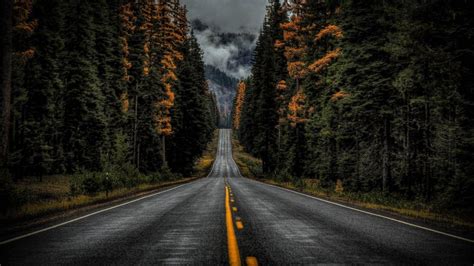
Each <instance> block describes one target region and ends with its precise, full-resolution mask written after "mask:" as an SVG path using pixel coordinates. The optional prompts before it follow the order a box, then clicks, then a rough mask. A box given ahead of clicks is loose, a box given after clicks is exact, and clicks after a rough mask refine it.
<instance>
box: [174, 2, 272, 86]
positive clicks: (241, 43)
mask: <svg viewBox="0 0 474 266" xmlns="http://www.w3.org/2000/svg"><path fill="white" fill-rule="evenodd" d="M181 3H183V4H185V5H186V7H187V9H188V18H189V20H190V21H192V20H196V19H198V20H200V21H201V22H203V23H204V24H205V25H207V26H209V27H207V28H206V29H204V30H199V29H195V32H194V33H195V35H196V37H197V39H198V42H199V44H200V45H201V48H202V50H203V52H204V62H205V63H206V64H208V65H212V66H214V67H216V68H218V69H220V70H221V71H223V72H225V73H227V74H228V75H229V76H232V77H235V78H239V79H240V78H245V77H247V76H248V75H249V74H250V65H248V64H247V65H243V64H239V63H237V62H240V61H239V56H240V55H241V54H242V51H243V50H247V51H248V50H253V48H254V46H255V39H254V40H252V41H249V40H246V39H242V38H236V39H235V40H233V41H231V42H226V43H222V42H220V41H219V37H216V36H217V34H218V33H250V34H253V35H256V34H258V31H259V29H260V28H261V26H262V23H263V19H264V17H265V7H266V5H267V3H268V0H181Z"/></svg>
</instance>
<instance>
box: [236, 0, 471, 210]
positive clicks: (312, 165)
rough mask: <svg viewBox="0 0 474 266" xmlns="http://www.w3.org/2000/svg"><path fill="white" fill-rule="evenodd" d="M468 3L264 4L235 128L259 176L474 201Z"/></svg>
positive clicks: (441, 202)
mask: <svg viewBox="0 0 474 266" xmlns="http://www.w3.org/2000/svg"><path fill="white" fill-rule="evenodd" d="M473 20H474V2H472V1H446V0H430V1H424V0H423V1H421V0H416V1H375V0H373V1H372V0H369V1H355V0H353V1H291V2H288V1H285V2H284V3H283V4H280V3H279V1H271V2H270V5H269V6H268V9H267V16H266V19H265V23H264V25H263V28H262V30H261V33H260V37H259V39H258V44H257V48H256V52H255V56H254V66H253V71H252V76H251V77H250V78H249V79H248V80H246V81H244V83H243V85H241V86H239V87H240V89H239V92H240V93H239V94H240V95H238V97H237V100H236V105H235V106H236V108H235V109H234V127H235V128H236V129H237V131H238V138H239V140H240V141H241V143H242V144H243V145H244V146H245V148H246V149H247V150H248V151H249V152H251V153H252V154H254V155H255V156H257V157H259V158H261V159H262V161H263V171H264V173H265V174H266V175H268V176H270V177H273V178H278V179H280V180H285V181H293V182H295V183H298V182H300V181H301V180H302V179H305V178H309V179H317V180H319V182H320V184H321V186H322V187H323V188H331V187H334V186H335V184H336V183H339V185H341V184H342V185H343V186H344V189H345V190H346V191H354V192H373V191H383V192H386V193H390V194H393V195H395V194H396V195H401V196H403V197H406V198H409V199H421V200H424V201H425V202H430V203H433V204H438V206H444V207H452V206H457V207H469V208H472V206H474V163H473V162H474V155H473V151H474V116H473V114H474V106H473V104H474V47H473V44H474V23H473Z"/></svg>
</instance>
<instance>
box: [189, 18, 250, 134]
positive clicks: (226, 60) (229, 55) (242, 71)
mask: <svg viewBox="0 0 474 266" xmlns="http://www.w3.org/2000/svg"><path fill="white" fill-rule="evenodd" d="M191 26H192V28H193V32H194V34H195V36H196V38H197V40H198V42H199V44H200V46H201V49H202V50H203V57H204V63H205V64H206V78H207V80H208V84H209V88H210V90H211V91H212V92H213V93H214V94H215V96H216V99H217V104H218V107H219V111H220V114H221V123H220V124H221V126H230V116H231V111H232V104H233V101H234V97H235V88H236V86H237V83H238V81H239V79H244V78H246V77H248V76H249V75H250V69H251V65H252V55H253V51H254V49H255V41H256V37H257V36H256V35H255V34H252V33H245V32H242V33H232V32H222V31H221V30H220V29H219V27H218V26H215V25H207V24H205V23H204V22H202V21H201V20H198V19H195V20H193V21H192V22H191Z"/></svg>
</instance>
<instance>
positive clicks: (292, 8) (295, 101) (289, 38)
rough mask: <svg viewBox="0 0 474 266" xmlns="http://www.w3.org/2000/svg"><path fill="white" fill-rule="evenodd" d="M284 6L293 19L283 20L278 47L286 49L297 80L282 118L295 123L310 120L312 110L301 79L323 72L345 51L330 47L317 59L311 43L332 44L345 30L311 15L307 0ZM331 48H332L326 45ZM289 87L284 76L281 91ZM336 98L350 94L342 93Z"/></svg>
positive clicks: (290, 68) (292, 71) (289, 70)
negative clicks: (311, 54)
mask: <svg viewBox="0 0 474 266" xmlns="http://www.w3.org/2000/svg"><path fill="white" fill-rule="evenodd" d="M283 7H284V9H282V11H281V12H289V13H290V14H291V15H290V19H289V21H287V22H285V23H283V24H281V29H282V30H283V39H282V40H276V42H275V49H283V50H284V55H285V57H286V59H287V66H288V74H289V76H290V78H291V79H293V80H294V81H295V82H296V93H295V94H294V95H293V97H291V100H290V101H289V103H288V114H287V117H286V118H285V117H281V116H282V115H283V114H284V112H281V111H280V112H279V115H280V119H279V121H280V122H284V121H285V120H286V119H287V120H288V121H289V122H290V124H291V125H292V126H293V127H294V126H296V125H297V124H299V123H304V122H306V120H307V117H308V112H309V111H311V110H308V109H307V107H306V106H305V105H306V95H305V93H304V91H303V90H302V89H301V88H300V81H301V80H302V79H304V78H305V77H306V76H308V75H309V74H312V73H315V74H320V73H321V72H323V71H324V70H325V69H326V68H327V66H329V65H330V64H331V62H333V61H334V60H335V59H336V58H338V57H339V56H340V55H341V52H342V50H341V49H340V48H335V49H333V50H329V51H327V52H326V54H324V55H323V56H322V57H321V58H318V59H316V60H311V59H308V55H309V54H310V52H311V49H313V48H312V47H311V46H314V45H316V46H323V47H328V44H327V43H328V41H329V40H331V39H340V38H342V37H343V32H342V30H341V29H340V28H339V27H338V26H336V25H331V24H318V23H317V21H316V20H314V19H311V18H310V16H311V15H310V14H309V13H307V12H305V11H306V7H307V3H306V1H292V2H291V3H290V2H288V1H285V3H284V5H283ZM325 50H328V49H325ZM286 89H287V86H286V81H284V80H282V81H280V82H279V83H278V85H277V90H278V92H279V94H280V95H282V94H283V92H284V91H285V90H286ZM338 95H339V96H337V97H336V98H335V99H337V98H339V97H342V96H344V95H346V94H345V93H343V92H341V93H338Z"/></svg>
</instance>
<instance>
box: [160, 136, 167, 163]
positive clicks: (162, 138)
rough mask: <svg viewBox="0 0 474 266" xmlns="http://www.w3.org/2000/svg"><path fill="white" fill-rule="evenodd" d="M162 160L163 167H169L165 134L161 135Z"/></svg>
mask: <svg viewBox="0 0 474 266" xmlns="http://www.w3.org/2000/svg"><path fill="white" fill-rule="evenodd" d="M161 161H162V163H163V166H162V167H163V168H167V167H168V163H167V162H166V137H165V136H164V135H162V136H161Z"/></svg>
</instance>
